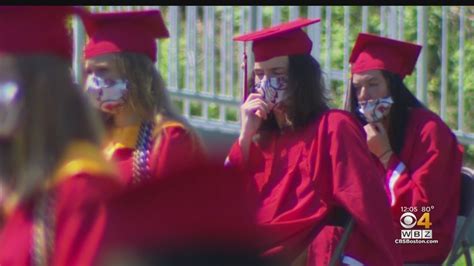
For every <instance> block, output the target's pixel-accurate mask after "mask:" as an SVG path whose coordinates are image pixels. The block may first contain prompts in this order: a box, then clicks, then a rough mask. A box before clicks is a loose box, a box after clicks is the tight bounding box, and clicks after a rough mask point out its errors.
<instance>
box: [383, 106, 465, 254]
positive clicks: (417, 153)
mask: <svg viewBox="0 0 474 266" xmlns="http://www.w3.org/2000/svg"><path fill="white" fill-rule="evenodd" d="M462 154H463V149H462V146H461V145H459V144H458V142H457V139H456V136H455V135H454V134H453V133H452V132H451V130H450V129H449V127H448V126H447V125H446V124H445V123H444V122H443V121H442V120H441V118H440V117H438V116H437V115H436V114H434V113H433V112H431V111H429V110H426V109H421V108H416V109H413V110H411V113H410V118H409V122H408V126H407V133H406V134H405V143H404V145H403V149H402V151H401V153H400V155H399V156H397V155H395V154H394V155H392V157H391V158H390V160H389V163H388V167H387V171H386V185H387V189H388V191H389V199H390V202H391V206H392V215H393V219H394V220H393V223H394V226H395V232H396V234H397V235H398V238H401V230H402V229H405V228H403V227H402V226H401V224H400V217H401V215H402V214H403V211H407V210H409V209H411V210H412V212H413V213H414V214H415V216H416V218H417V219H420V217H421V216H422V207H429V208H431V206H434V209H433V210H431V211H430V212H429V213H430V215H429V217H430V222H431V223H432V225H431V226H430V228H429V229H431V230H432V237H433V238H432V239H433V240H438V243H437V244H400V245H399V246H400V247H401V251H402V256H403V259H404V261H405V262H425V263H442V262H443V261H444V260H445V259H446V257H447V256H448V254H449V251H450V249H451V245H452V242H453V238H454V232H455V225H456V217H457V214H458V211H459V197H460V180H461V179H460V175H461V166H462ZM414 208H416V209H417V211H416V212H415V211H413V210H414ZM403 209H404V210H403ZM425 210H426V209H425ZM412 229H421V230H423V229H427V228H425V226H415V227H413V228H412Z"/></svg>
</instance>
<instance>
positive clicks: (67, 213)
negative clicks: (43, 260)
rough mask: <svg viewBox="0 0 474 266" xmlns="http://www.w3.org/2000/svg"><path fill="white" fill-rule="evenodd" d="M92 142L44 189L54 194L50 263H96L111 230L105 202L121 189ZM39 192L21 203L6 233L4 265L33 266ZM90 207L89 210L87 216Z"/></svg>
mask: <svg viewBox="0 0 474 266" xmlns="http://www.w3.org/2000/svg"><path fill="white" fill-rule="evenodd" d="M101 156H102V153H101V152H100V150H99V149H97V148H95V147H94V146H92V145H91V144H88V143H84V142H80V143H74V144H73V145H71V146H70V147H69V149H68V150H67V152H66V155H65V157H64V158H65V160H63V161H62V163H60V165H59V167H58V168H57V170H56V171H55V174H54V178H53V179H52V182H50V183H48V184H45V185H44V186H43V189H44V191H47V193H48V195H51V194H54V195H55V197H54V201H53V205H52V206H53V208H52V210H53V211H52V212H51V213H53V214H54V219H55V221H56V225H55V231H54V239H53V241H49V242H52V244H53V246H54V251H53V253H52V254H51V257H50V258H49V260H48V263H47V265H61V266H62V265H81V266H82V265H91V263H92V260H93V258H94V256H95V255H96V252H97V247H98V243H99V240H100V238H101V237H102V234H103V230H104V228H105V216H104V210H105V209H104V206H105V204H104V200H105V199H106V198H107V197H109V196H111V195H113V194H115V193H116V192H117V191H119V190H120V183H119V182H118V179H117V178H116V177H115V174H114V169H113V168H112V167H111V166H110V165H109V164H108V163H107V162H106V161H105V160H104V159H102V158H101ZM38 201H39V196H38V194H37V193H36V194H33V195H32V196H31V197H29V198H28V199H26V200H23V201H21V202H19V203H18V204H15V207H12V209H11V210H9V211H8V213H7V214H6V217H7V218H6V222H5V225H4V227H3V230H2V232H1V233H0V265H5V266H10V265H11V266H15V265H19V266H20V265H21V266H25V265H31V262H32V255H31V252H30V249H31V248H32V247H33V245H32V243H33V242H32V241H33V239H32V238H33V234H32V232H33V229H34V221H33V210H34V206H35V204H38ZM85 207H87V208H88V212H87V213H85V212H83V209H84V208H85Z"/></svg>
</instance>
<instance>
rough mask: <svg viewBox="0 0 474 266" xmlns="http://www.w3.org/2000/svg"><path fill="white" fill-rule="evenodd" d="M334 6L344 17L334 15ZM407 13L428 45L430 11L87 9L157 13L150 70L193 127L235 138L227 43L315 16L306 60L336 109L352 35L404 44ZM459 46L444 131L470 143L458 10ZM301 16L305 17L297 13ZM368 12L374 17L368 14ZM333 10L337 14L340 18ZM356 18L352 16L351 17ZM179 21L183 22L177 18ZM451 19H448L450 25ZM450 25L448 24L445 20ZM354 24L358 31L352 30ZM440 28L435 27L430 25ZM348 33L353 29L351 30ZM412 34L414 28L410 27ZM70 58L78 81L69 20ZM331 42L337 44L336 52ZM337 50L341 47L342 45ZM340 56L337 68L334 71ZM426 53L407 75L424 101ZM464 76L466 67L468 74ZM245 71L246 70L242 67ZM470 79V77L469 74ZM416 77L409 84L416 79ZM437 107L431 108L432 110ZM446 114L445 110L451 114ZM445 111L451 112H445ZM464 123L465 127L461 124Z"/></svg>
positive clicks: (234, 54)
mask: <svg viewBox="0 0 474 266" xmlns="http://www.w3.org/2000/svg"><path fill="white" fill-rule="evenodd" d="M341 8H342V9H343V11H341ZM407 8H412V9H416V18H417V23H416V26H415V27H416V40H409V41H416V42H417V43H419V44H421V45H423V46H424V47H427V46H428V45H432V44H430V43H428V30H429V27H432V26H433V22H431V20H430V15H431V14H429V7H426V6H418V7H403V6H379V7H373V6H371V7H369V6H363V7H352V6H344V7H336V6H308V7H300V6H289V7H288V6H287V7H284V6H238V7H233V6H185V7H183V6H108V7H106V6H91V7H90V10H91V11H92V12H108V11H118V10H140V9H160V10H161V11H162V14H163V15H164V19H165V22H166V25H167V26H168V29H169V31H170V35H171V38H169V39H168V40H164V41H158V47H159V52H158V60H157V67H158V68H159V69H160V71H161V74H162V75H163V77H164V78H165V80H166V82H167V87H168V90H169V92H170V94H171V95H172V97H173V99H174V100H175V101H176V103H177V104H178V105H179V107H180V108H181V111H182V113H183V115H184V116H186V117H187V118H188V119H189V120H190V122H191V123H192V124H193V125H194V126H196V127H200V128H205V129H210V130H218V131H223V132H231V133H237V132H238V131H239V122H238V119H239V117H238V116H239V112H238V106H239V104H240V101H241V87H242V76H243V73H242V71H241V68H240V64H241V62H242V60H241V55H242V51H243V49H244V48H243V44H241V43H234V42H232V37H233V36H235V35H237V34H241V33H245V32H248V31H251V30H256V29H261V28H263V27H267V26H270V25H274V24H278V23H280V22H283V21H286V20H291V19H294V18H297V17H308V18H321V22H320V23H317V24H314V25H311V26H308V27H307V32H308V34H309V36H310V38H311V39H312V41H313V50H312V55H313V56H314V57H315V58H316V59H318V61H319V62H320V63H321V65H322V67H323V70H324V72H325V78H326V83H327V85H328V86H329V87H331V88H332V89H331V90H330V93H331V94H332V95H330V96H332V98H333V99H334V100H335V103H337V104H336V105H335V107H341V106H342V105H341V103H342V99H341V98H342V95H344V94H345V93H344V92H345V89H346V88H347V85H348V81H349V80H348V78H349V74H350V72H349V65H348V63H347V62H348V57H349V53H350V49H351V48H352V46H353V43H354V39H355V38H354V36H356V35H357V33H358V32H371V33H375V34H380V35H382V36H388V37H391V38H396V39H401V40H404V36H405V35H406V34H405V31H406V30H407V29H408V28H407V19H406V16H405V13H406V10H407ZM440 8H442V15H441V27H440V30H441V40H438V43H437V45H439V52H440V53H441V65H440V66H439V67H440V69H441V70H440V71H439V72H440V73H439V75H440V80H441V82H440V86H439V88H436V90H439V93H440V95H439V110H437V112H438V113H439V115H440V116H441V118H443V119H446V114H447V112H448V108H447V107H448V104H447V97H448V88H447V86H448V75H449V74H450V73H451V72H448V69H449V66H448V57H449V56H451V55H450V54H449V53H448V38H449V37H450V36H449V34H450V33H449V30H448V18H449V16H450V13H452V11H451V7H447V6H443V7H440ZM457 8H458V9H456V10H457V11H456V12H457V14H458V17H459V19H458V21H457V23H458V27H459V28H458V30H459V31H458V34H457V35H458V37H459V38H458V39H459V40H458V43H459V46H458V47H457V51H455V53H457V56H458V58H459V60H458V62H457V66H456V67H457V70H456V71H457V80H458V82H457V105H456V107H457V109H456V108H455V109H454V111H455V112H456V113H457V119H456V123H457V125H455V126H451V127H452V128H453V131H454V132H455V133H456V135H457V136H458V138H459V139H460V141H461V142H463V143H465V144H467V143H469V144H473V143H474V134H473V133H472V132H468V130H466V129H465V128H466V127H465V125H466V123H474V121H470V120H469V118H466V117H464V113H465V112H464V108H465V106H464V91H465V90H466V88H465V84H464V80H465V77H466V75H465V71H466V70H465V69H464V68H465V65H464V63H465V58H466V57H465V42H466V40H465V31H466V29H467V28H469V27H471V28H472V25H471V24H469V23H466V20H467V19H466V10H467V9H470V8H471V7H457ZM303 10H304V14H303V12H302V11H303ZM334 10H339V11H341V12H342V13H343V17H342V19H337V20H336V18H334V17H333V13H334V12H333V11H334ZM374 11H375V13H374ZM341 12H339V13H341ZM355 12H357V13H356V14H355ZM182 16H184V17H182ZM375 17H376V19H377V25H378V27H377V28H376V29H375V30H374V29H372V30H371V29H370V20H371V19H375ZM451 21H452V19H451ZM451 23H452V22H451ZM355 25H357V26H355ZM437 26H439V25H437ZM354 29H357V30H355V31H354ZM341 30H342V31H343V40H335V39H334V37H333V32H335V31H341ZM410 30H412V31H413V28H410ZM74 39H75V48H76V49H75V54H74V55H75V58H74V73H75V75H76V78H77V79H78V80H81V69H82V68H81V57H82V54H81V51H82V49H81V47H82V45H83V43H84V39H85V37H84V32H83V27H82V25H81V23H80V22H79V21H78V20H75V21H74ZM336 42H342V44H341V45H339V46H337V47H335V43H336ZM341 46H342V47H341ZM247 49H248V51H247V54H248V55H249V65H252V56H251V54H252V53H251V50H250V45H247ZM341 55H342V62H343V63H342V64H339V65H338V66H334V62H333V60H334V61H335V59H334V58H333V57H338V58H339V59H338V61H340V57H341ZM428 67H429V66H428V65H427V49H423V50H422V52H421V55H420V58H419V60H418V63H417V66H416V73H414V74H413V76H414V77H413V78H412V79H413V83H414V84H413V87H414V89H415V88H416V90H414V92H415V93H416V96H417V97H418V99H420V100H421V101H422V102H424V103H426V104H432V103H431V102H429V100H430V99H429V97H428V81H429V78H431V77H428V75H427V69H428ZM468 70H469V69H468ZM249 71H250V68H249ZM470 74H472V73H470ZM415 79H416V80H415ZM437 109H438V108H437ZM451 109H452V108H451ZM451 109H450V111H451ZM466 120H467V121H466Z"/></svg>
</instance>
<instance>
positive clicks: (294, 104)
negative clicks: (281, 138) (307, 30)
mask: <svg viewBox="0 0 474 266" xmlns="http://www.w3.org/2000/svg"><path fill="white" fill-rule="evenodd" d="M288 59H289V61H288V98H287V99H286V101H285V104H286V108H287V114H288V119H289V120H290V121H291V123H292V125H293V128H294V129H298V128H303V127H305V126H306V125H308V123H309V122H311V121H313V120H314V119H315V118H316V117H317V116H318V115H319V114H321V113H322V112H324V111H326V110H327V109H329V107H328V104H327V102H328V99H327V97H326V87H325V83H324V78H323V75H322V71H321V67H320V65H319V62H318V61H317V60H316V59H315V58H314V57H313V56H311V55H306V54H305V55H290V56H288ZM254 85H255V76H254V75H252V76H251V78H250V80H249V88H252V87H253V86H254ZM276 130H279V127H278V124H277V122H276V119H275V116H274V115H273V113H270V114H269V116H268V118H267V119H266V120H265V121H263V122H262V125H261V127H260V129H259V131H276Z"/></svg>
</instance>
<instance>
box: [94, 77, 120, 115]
mask: <svg viewBox="0 0 474 266" xmlns="http://www.w3.org/2000/svg"><path fill="white" fill-rule="evenodd" d="M86 88H87V94H88V95H89V96H90V98H91V99H92V101H93V104H94V105H95V106H96V107H97V108H99V109H101V110H102V111H104V112H108V113H111V112H113V110H114V109H115V108H117V107H119V106H122V105H123V104H124V103H125V98H126V96H127V94H128V88H127V81H126V80H125V81H124V80H121V79H118V80H111V79H103V78H101V77H98V76H96V75H94V74H92V75H89V76H88V77H87V81H86Z"/></svg>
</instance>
